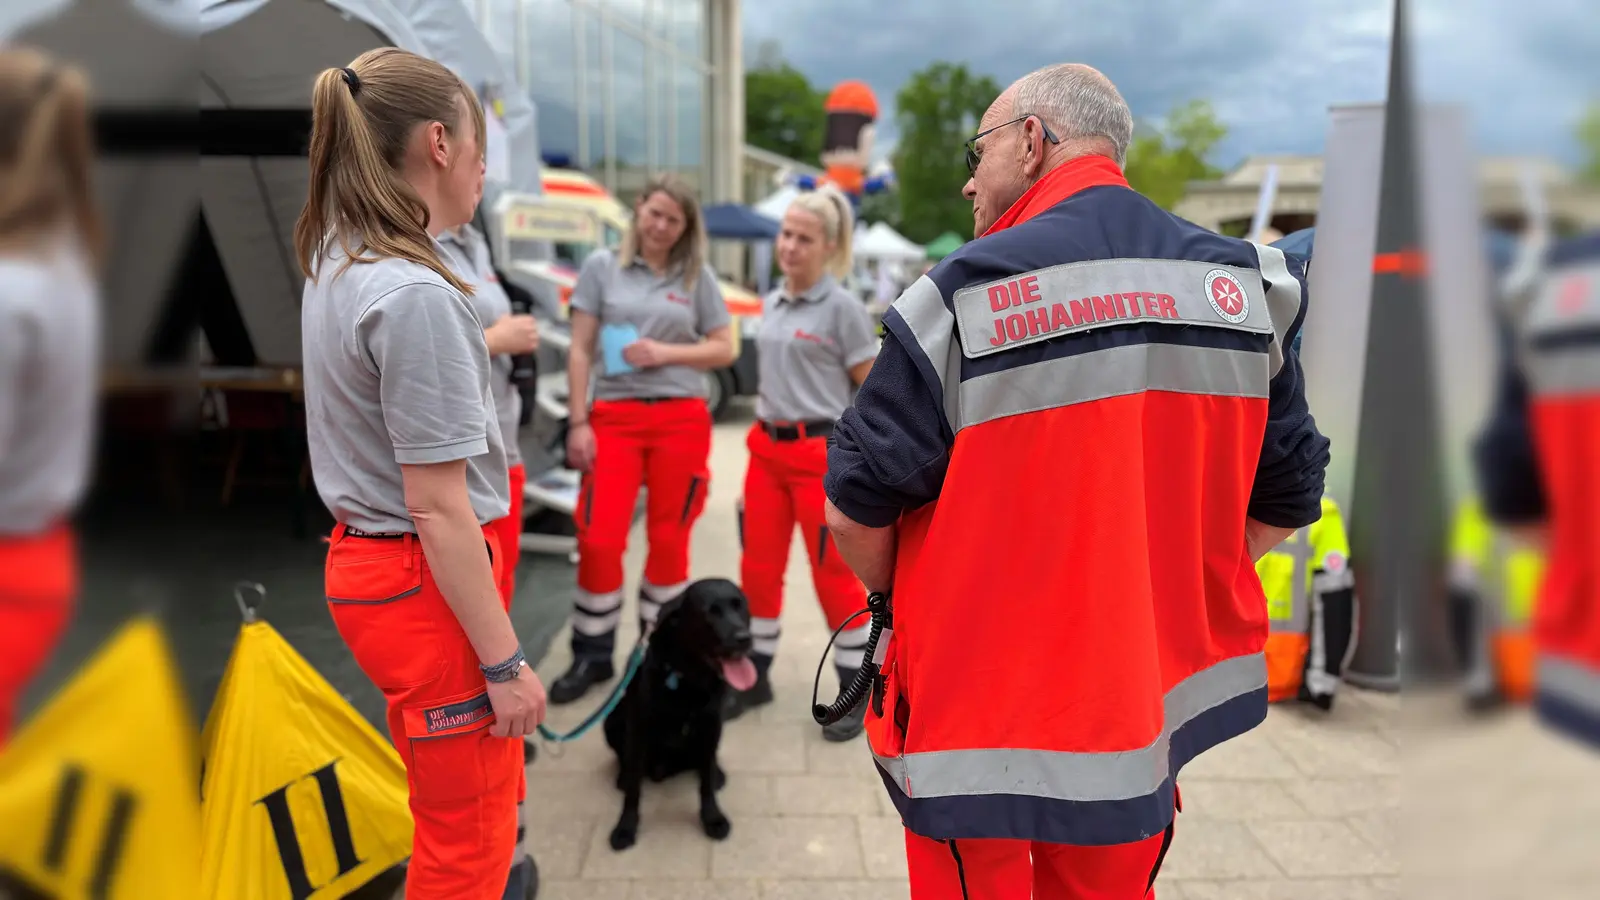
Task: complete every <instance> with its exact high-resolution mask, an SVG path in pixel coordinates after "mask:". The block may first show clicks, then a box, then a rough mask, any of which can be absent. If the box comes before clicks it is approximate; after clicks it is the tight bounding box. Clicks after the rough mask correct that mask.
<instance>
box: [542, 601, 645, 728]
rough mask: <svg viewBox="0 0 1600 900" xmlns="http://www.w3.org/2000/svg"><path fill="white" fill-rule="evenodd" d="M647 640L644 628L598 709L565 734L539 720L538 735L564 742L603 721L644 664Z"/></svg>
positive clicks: (614, 708)
mask: <svg viewBox="0 0 1600 900" xmlns="http://www.w3.org/2000/svg"><path fill="white" fill-rule="evenodd" d="M649 640H650V632H649V630H648V629H646V631H645V632H644V633H643V634H641V635H639V642H638V643H637V644H634V645H633V652H632V653H630V654H628V665H627V667H626V668H624V669H623V671H622V679H621V680H620V681H618V682H617V686H616V687H615V688H613V689H612V691H611V696H609V697H607V698H606V702H605V703H604V704H602V705H601V706H600V708H599V709H597V710H595V711H594V712H593V713H591V714H590V715H589V717H588V718H587V719H584V720H583V721H582V722H580V723H578V727H576V728H574V729H572V730H571V731H569V732H567V733H566V734H557V733H556V732H554V731H551V730H550V729H549V728H548V727H546V726H545V725H544V723H542V722H541V723H539V736H540V737H542V738H544V739H545V740H547V741H549V742H550V743H552V744H565V743H568V742H569V741H575V740H577V739H578V738H581V737H583V736H584V734H585V733H587V732H588V731H589V729H591V728H593V727H594V726H596V725H598V724H600V723H601V722H603V721H605V718H606V716H609V715H611V713H613V712H615V711H616V708H617V705H618V704H620V703H621V702H622V697H623V695H624V694H626V693H627V691H628V685H629V684H630V683H632V681H633V678H634V676H635V675H638V674H639V669H640V668H642V667H643V666H644V653H645V648H646V646H647V645H648V643H649Z"/></svg>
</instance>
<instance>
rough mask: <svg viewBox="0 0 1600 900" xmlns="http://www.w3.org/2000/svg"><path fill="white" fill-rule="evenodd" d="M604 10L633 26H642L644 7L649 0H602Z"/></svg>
mask: <svg viewBox="0 0 1600 900" xmlns="http://www.w3.org/2000/svg"><path fill="white" fill-rule="evenodd" d="M604 2H605V7H606V12H608V13H610V14H611V15H612V16H615V17H616V18H617V19H619V20H621V21H623V22H626V23H628V24H629V25H632V26H633V27H635V28H643V27H644V8H645V5H646V4H647V3H649V2H650V0H604Z"/></svg>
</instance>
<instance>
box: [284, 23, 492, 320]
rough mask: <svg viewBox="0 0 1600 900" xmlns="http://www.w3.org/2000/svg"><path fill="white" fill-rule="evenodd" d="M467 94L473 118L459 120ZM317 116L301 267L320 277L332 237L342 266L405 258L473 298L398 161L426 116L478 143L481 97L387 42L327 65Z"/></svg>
mask: <svg viewBox="0 0 1600 900" xmlns="http://www.w3.org/2000/svg"><path fill="white" fill-rule="evenodd" d="M462 98H465V99H466V102H467V105H468V107H469V111H470V112H471V114H472V117H473V121H470V122H463V121H460V119H461V115H460V110H459V106H458V104H459V103H460V101H461V100H462ZM311 117H312V124H311V147H310V153H309V156H310V159H309V163H310V169H311V177H310V186H309V189H308V191H307V194H306V205H305V209H304V210H302V211H301V213H300V219H299V221H297V222H296V223H295V227H294V244H295V254H296V256H297V257H298V260H299V263H300V270H301V272H302V273H303V274H304V275H305V276H306V277H307V278H309V279H312V280H313V281H314V280H316V278H317V276H318V274H319V273H318V272H317V264H318V262H319V260H320V259H321V258H322V256H323V254H324V253H325V252H326V250H327V241H328V239H329V238H330V237H333V238H335V239H337V240H338V242H339V245H340V247H341V248H343V249H344V251H345V254H346V256H347V257H348V259H347V260H346V262H345V266H349V265H350V264H351V263H354V262H373V261H376V260H377V259H380V258H384V257H395V258H399V259H405V260H409V261H411V262H414V263H416V264H417V265H420V266H425V267H427V268H429V269H432V270H433V271H434V272H435V273H436V274H438V275H439V277H441V278H443V279H444V280H445V281H446V282H447V283H448V284H449V285H450V286H451V287H453V288H455V289H456V290H458V291H460V292H462V293H463V294H466V295H469V296H470V295H471V294H472V286H471V285H470V284H468V283H467V282H465V281H463V280H461V278H460V277H458V276H457V275H456V274H455V273H454V272H453V271H451V269H450V267H449V266H448V265H446V264H445V262H444V261H443V260H442V259H440V258H439V254H438V252H437V251H436V250H435V244H434V241H433V238H432V237H430V236H429V234H428V205H427V204H426V203H424V202H423V200H422V198H421V197H420V196H418V195H417V192H416V191H415V190H414V189H413V188H412V187H411V185H410V184H408V183H407V182H406V180H405V179H404V178H403V177H401V173H400V165H401V161H402V160H403V159H404V158H405V152H406V145H407V143H408V142H409V141H410V139H411V134H412V132H413V130H414V129H415V128H416V127H417V126H418V125H421V124H423V123H426V122H440V123H442V124H444V125H445V127H447V128H448V129H450V131H451V133H453V134H457V135H459V134H461V133H462V132H463V131H464V129H465V128H475V129H476V130H477V132H478V134H479V137H480V141H479V146H480V147H481V146H482V140H481V137H482V133H483V126H482V124H481V122H482V111H481V107H480V106H479V105H478V98H477V95H476V94H474V93H473V92H472V91H471V89H469V88H468V87H467V86H466V84H465V83H463V82H462V81H461V79H460V78H459V77H458V76H456V75H455V74H454V73H453V72H451V71H450V70H449V69H446V68H445V67H444V66H442V65H440V64H439V63H437V62H434V61H433V60H430V59H426V58H424V57H420V56H417V55H416V54H413V53H408V52H406V51H404V50H398V49H395V48H392V47H385V48H381V49H378V50H372V51H369V52H367V53H364V54H362V55H361V56H360V57H359V58H358V59H356V61H355V62H353V63H351V64H350V65H349V66H348V67H344V68H334V69H325V70H323V72H322V74H321V75H319V76H317V81H316V84H315V86H314V87H313V88H312V92H311ZM458 164H461V165H469V164H470V165H476V164H477V163H476V161H461V162H460V163H458ZM352 238H356V239H358V240H359V242H360V244H361V245H364V248H365V250H366V252H367V253H370V254H373V255H371V256H360V255H357V253H358V250H359V249H361V248H359V247H353V246H351V239H352Z"/></svg>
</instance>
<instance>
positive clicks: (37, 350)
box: [0, 238, 101, 536]
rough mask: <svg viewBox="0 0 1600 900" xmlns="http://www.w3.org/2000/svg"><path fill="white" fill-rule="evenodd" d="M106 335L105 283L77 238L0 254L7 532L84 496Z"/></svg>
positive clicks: (0, 408)
mask: <svg viewBox="0 0 1600 900" xmlns="http://www.w3.org/2000/svg"><path fill="white" fill-rule="evenodd" d="M100 337H101V327H100V294H99V288H98V287H97V286H96V284H95V279H94V275H93V272H92V269H91V267H90V264H89V260H88V257H87V256H85V255H84V253H83V252H82V251H81V249H80V248H79V247H78V245H77V243H76V242H75V241H74V240H72V239H70V238H63V239H62V240H61V241H60V242H59V243H57V244H56V245H55V246H53V247H51V248H50V249H49V250H48V251H46V252H45V253H44V254H41V255H39V256H37V257H34V258H30V259H24V258H20V257H0V536H24V535H33V534H38V533H40V532H42V531H44V530H46V529H48V528H49V527H50V526H52V525H54V524H55V523H56V522H58V521H60V520H62V519H64V518H65V517H67V516H68V515H70V514H71V513H72V512H73V510H74V509H75V508H76V507H77V505H78V502H79V501H80V500H81V499H82V498H83V493H84V490H85V489H86V487H87V486H88V482H89V464H90V459H91V458H92V453H93V445H94V432H95V397H96V395H97V394H98V392H99V387H100V385H99V363H100Z"/></svg>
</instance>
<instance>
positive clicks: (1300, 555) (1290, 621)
mask: <svg viewBox="0 0 1600 900" xmlns="http://www.w3.org/2000/svg"><path fill="white" fill-rule="evenodd" d="M1272 552H1273V553H1281V554H1283V555H1284V556H1287V557H1289V558H1290V559H1292V560H1294V573H1293V574H1292V575H1290V576H1289V618H1287V619H1272V620H1271V625H1270V628H1271V630H1272V632H1273V633H1274V634H1281V633H1288V634H1305V633H1306V631H1307V629H1309V628H1310V627H1311V594H1312V588H1311V579H1310V577H1309V572H1310V568H1311V557H1312V554H1313V553H1314V552H1315V549H1314V548H1313V547H1312V546H1311V527H1310V526H1306V527H1305V528H1301V529H1300V530H1298V531H1296V532H1295V533H1294V534H1291V535H1289V537H1288V538H1287V539H1285V540H1284V542H1283V543H1281V544H1279V545H1278V546H1277V547H1275V548H1273V550H1272Z"/></svg>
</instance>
